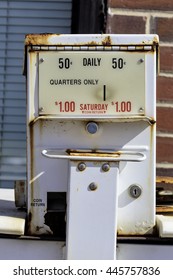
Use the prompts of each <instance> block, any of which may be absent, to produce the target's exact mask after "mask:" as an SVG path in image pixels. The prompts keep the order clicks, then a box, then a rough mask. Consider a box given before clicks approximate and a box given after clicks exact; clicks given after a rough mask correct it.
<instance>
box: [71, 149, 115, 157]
mask: <svg viewBox="0 0 173 280" xmlns="http://www.w3.org/2000/svg"><path fill="white" fill-rule="evenodd" d="M66 152H67V153H68V154H69V155H71V156H91V157H98V156H99V157H103V158H104V157H119V156H120V155H121V153H120V152H114V153H103V152H96V151H91V152H81V151H75V150H66Z"/></svg>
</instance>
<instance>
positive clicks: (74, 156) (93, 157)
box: [42, 150, 146, 162]
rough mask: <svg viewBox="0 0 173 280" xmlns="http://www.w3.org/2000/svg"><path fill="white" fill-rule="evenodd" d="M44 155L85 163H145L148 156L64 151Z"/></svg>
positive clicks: (141, 154)
mask: <svg viewBox="0 0 173 280" xmlns="http://www.w3.org/2000/svg"><path fill="white" fill-rule="evenodd" d="M42 155H43V156H45V157H47V158H50V159H68V160H83V161H112V162H113V161H137V162H139V161H144V160H145V159H146V155H145V154H143V153H141V152H123V151H119V152H112V153H92V152H90V153H89V152H75V153H73V152H72V153H71V154H70V153H66V152H65V151H62V150H43V151H42Z"/></svg>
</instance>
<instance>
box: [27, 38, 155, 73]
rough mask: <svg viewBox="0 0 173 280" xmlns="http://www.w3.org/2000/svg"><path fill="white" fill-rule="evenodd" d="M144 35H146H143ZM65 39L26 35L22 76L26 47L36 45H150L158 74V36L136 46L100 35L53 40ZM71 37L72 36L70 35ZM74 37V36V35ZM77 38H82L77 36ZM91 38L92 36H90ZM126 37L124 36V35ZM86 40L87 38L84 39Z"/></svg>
mask: <svg viewBox="0 0 173 280" xmlns="http://www.w3.org/2000/svg"><path fill="white" fill-rule="evenodd" d="M145 35H146V34H145ZM59 36H62V37H66V38H68V36H69V35H67V34H65V35H64V34H53V33H43V34H26V35H25V51H24V52H25V54H24V63H23V75H26V53H27V50H26V49H27V47H28V46H36V45H40V46H49V45H52V46H53V45H54V46H67V45H73V46H98V45H101V46H116V45H121V47H123V46H127V45H135V46H138V47H140V46H144V45H150V46H152V50H153V51H156V55H157V72H158V73H159V63H158V61H159V39H158V36H157V35H155V36H153V38H152V40H149V41H141V42H140V43H138V44H136V43H134V42H132V43H130V44H129V43H126V44H119V43H118V42H117V44H115V43H113V41H112V39H111V35H107V34H105V35H102V36H103V38H101V35H98V34H96V35H95V37H97V38H98V39H99V40H98V41H93V40H92V41H88V42H87V40H86V39H85V40H84V42H80V43H79V42H72V43H71V42H70V40H67V41H66V43H60V42H54V40H53V38H56V37H59ZM70 36H72V35H70ZM74 36H76V35H74ZM78 36H82V35H79V34H78ZM90 36H91V37H92V35H90ZM125 36H126V35H125ZM86 38H87V37H86Z"/></svg>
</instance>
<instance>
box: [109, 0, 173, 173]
mask: <svg viewBox="0 0 173 280" xmlns="http://www.w3.org/2000/svg"><path fill="white" fill-rule="evenodd" d="M107 5H108V12H107V26H106V32H107V33H115V34H140V33H148V34H149V33H152V34H154V33H155V34H158V35H159V38H160V74H159V76H158V78H157V174H158V175H167V176H173V0H158V1H156V0H139V1H134V0H108V4H107Z"/></svg>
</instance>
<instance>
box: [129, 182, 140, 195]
mask: <svg viewBox="0 0 173 280" xmlns="http://www.w3.org/2000/svg"><path fill="white" fill-rule="evenodd" d="M129 193H130V195H131V197H133V198H138V197H140V196H141V194H142V189H141V187H140V186H139V185H131V186H130V187H129Z"/></svg>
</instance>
